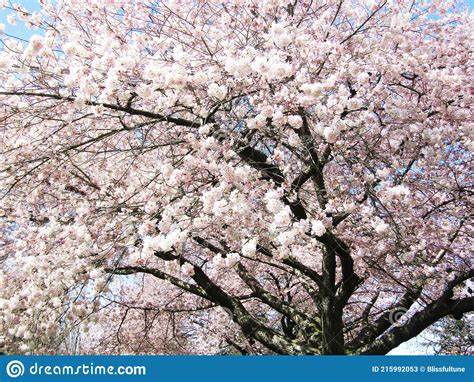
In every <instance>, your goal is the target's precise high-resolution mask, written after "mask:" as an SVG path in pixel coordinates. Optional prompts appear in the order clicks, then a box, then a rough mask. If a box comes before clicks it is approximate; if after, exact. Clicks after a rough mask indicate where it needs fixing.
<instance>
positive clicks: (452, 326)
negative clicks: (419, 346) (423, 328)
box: [423, 315, 474, 355]
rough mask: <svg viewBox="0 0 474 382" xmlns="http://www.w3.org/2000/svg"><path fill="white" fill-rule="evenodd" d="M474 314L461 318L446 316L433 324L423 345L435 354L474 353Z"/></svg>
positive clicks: (425, 336)
mask: <svg viewBox="0 0 474 382" xmlns="http://www.w3.org/2000/svg"><path fill="white" fill-rule="evenodd" d="M473 329H474V328H473V323H472V316H471V317H469V315H466V316H465V317H463V318H462V319H461V320H456V319H453V318H452V317H445V318H443V319H441V320H439V321H438V322H436V323H435V324H434V325H432V326H431V327H430V328H429V329H428V330H427V332H426V333H425V335H424V341H423V345H424V346H426V347H428V348H430V349H432V350H433V352H434V353H435V354H453V355H472V354H474V335H473V334H472V333H474V330H473Z"/></svg>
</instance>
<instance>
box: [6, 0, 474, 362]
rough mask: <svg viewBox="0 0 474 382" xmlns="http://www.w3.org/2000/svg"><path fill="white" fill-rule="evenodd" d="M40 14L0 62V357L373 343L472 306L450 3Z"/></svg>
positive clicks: (461, 34)
mask: <svg viewBox="0 0 474 382" xmlns="http://www.w3.org/2000/svg"><path fill="white" fill-rule="evenodd" d="M41 4H42V10H41V12H38V13H33V14H30V13H28V11H27V10H24V9H22V8H21V7H20V6H15V7H14V9H13V15H11V16H10V17H9V21H10V22H12V23H13V22H15V20H16V19H18V22H25V23H26V24H27V25H29V26H31V27H33V28H39V32H38V34H36V35H34V36H32V37H31V39H30V40H29V41H28V42H24V41H18V40H17V39H15V38H12V37H10V36H8V35H5V36H3V38H2V43H3V49H2V52H1V53H0V80H1V81H0V83H1V85H0V106H1V118H0V119H1V123H2V133H1V152H2V155H1V159H0V169H1V186H0V189H1V190H2V207H1V212H0V215H1V216H2V223H1V224H2V226H1V229H2V232H3V235H5V237H7V238H8V240H4V241H3V244H2V255H1V258H2V259H4V260H3V262H2V269H1V274H0V281H1V285H2V289H1V290H2V297H1V300H0V306H1V309H0V312H1V313H0V314H1V316H0V333H1V339H0V340H1V342H2V346H3V348H4V349H5V351H6V352H34V353H45V352H51V353H55V352H70V351H73V350H72V349H71V346H70V344H71V341H70V340H71V338H76V339H77V336H78V335H79V339H78V341H79V343H80V344H81V346H80V349H79V350H74V351H81V352H94V353H97V352H103V353H114V352H117V353H124V352H127V353H128V352H131V353H142V352H143V353H150V352H158V353H159V352H167V353H173V352H176V353H236V352H237V353H242V354H254V353H278V354H385V353H387V352H388V351H390V350H391V349H393V348H395V347H397V346H398V345H399V344H401V343H403V342H404V341H407V340H409V339H410V338H413V337H415V336H417V335H418V334H419V333H420V332H421V331H422V330H424V329H425V328H427V327H429V326H430V325H432V324H433V323H435V322H437V321H439V320H440V319H442V318H443V317H446V316H448V315H451V316H454V317H455V318H457V319H460V318H462V317H463V314H464V313H466V312H470V311H473V310H474V297H472V296H471V295H470V292H469V290H468V289H467V286H466V282H467V280H469V279H470V278H472V277H473V276H474V271H473V267H472V258H470V257H469V255H470V251H471V252H472V248H473V242H472V211H473V209H472V197H473V190H472V172H470V170H471V169H470V164H471V161H472V153H471V151H470V150H472V147H473V143H472V138H473V137H472V132H473V131H474V129H473V128H472V113H471V109H470V107H471V105H472V97H471V96H472V90H473V89H472V85H471V84H472V67H473V66H472V54H471V51H470V49H471V47H470V44H469V41H470V38H469V37H470V36H472V21H471V19H470V18H469V15H468V12H467V9H466V8H465V7H463V6H462V4H458V3H457V2H454V1H444V0H443V1H430V2H427V1H412V0H410V1H406V0H399V1H394V0H390V1H389V0H386V1H370V2H368V1H357V0H354V1H334V0H328V1H325V2H320V1H307V0H302V1H297V0H295V1H292V2H289V1H288V0H272V1H251V0H235V1H228V2H214V1H191V0H189V1H156V2H145V1H136V2H135V1H113V0H112V1H108V2H107V3H106V5H104V2H103V1H95V0H88V1H58V2H54V5H53V4H50V3H49V2H46V1H42V2H41ZM74 343H77V341H74ZM74 348H75V346H74Z"/></svg>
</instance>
